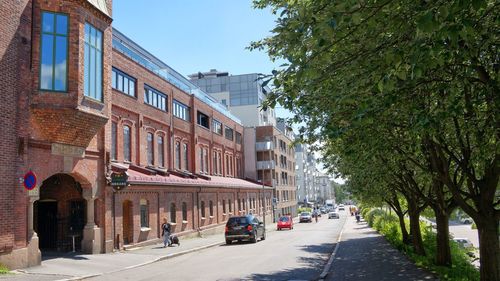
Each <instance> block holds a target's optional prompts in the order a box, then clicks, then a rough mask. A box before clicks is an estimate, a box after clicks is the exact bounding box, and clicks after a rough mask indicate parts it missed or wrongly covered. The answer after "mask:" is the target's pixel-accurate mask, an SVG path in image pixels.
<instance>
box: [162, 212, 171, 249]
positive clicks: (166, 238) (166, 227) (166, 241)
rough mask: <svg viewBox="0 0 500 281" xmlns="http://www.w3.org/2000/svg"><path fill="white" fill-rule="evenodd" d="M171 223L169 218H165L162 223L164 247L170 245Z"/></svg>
mask: <svg viewBox="0 0 500 281" xmlns="http://www.w3.org/2000/svg"><path fill="white" fill-rule="evenodd" d="M170 229H171V225H170V223H168V221H167V218H163V224H162V225H161V236H162V237H163V248H165V247H167V246H170V233H171V230H170Z"/></svg>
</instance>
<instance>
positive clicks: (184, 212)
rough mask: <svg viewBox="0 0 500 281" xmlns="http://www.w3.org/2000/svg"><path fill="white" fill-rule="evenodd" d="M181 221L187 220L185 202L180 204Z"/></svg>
mask: <svg viewBox="0 0 500 281" xmlns="http://www.w3.org/2000/svg"><path fill="white" fill-rule="evenodd" d="M182 220H183V221H187V220H188V207H187V204H186V202H182Z"/></svg>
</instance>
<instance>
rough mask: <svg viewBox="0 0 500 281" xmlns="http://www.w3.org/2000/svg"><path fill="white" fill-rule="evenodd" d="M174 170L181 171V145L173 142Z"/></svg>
mask: <svg viewBox="0 0 500 281" xmlns="http://www.w3.org/2000/svg"><path fill="white" fill-rule="evenodd" d="M175 168H177V169H179V170H180V169H181V143H180V142H178V141H177V142H175Z"/></svg>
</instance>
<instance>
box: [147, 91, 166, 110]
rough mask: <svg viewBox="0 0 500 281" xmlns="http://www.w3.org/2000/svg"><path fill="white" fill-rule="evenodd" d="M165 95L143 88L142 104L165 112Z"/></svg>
mask: <svg viewBox="0 0 500 281" xmlns="http://www.w3.org/2000/svg"><path fill="white" fill-rule="evenodd" d="M166 100H167V95H165V94H164V93H162V92H160V91H157V90H155V89H153V88H151V87H149V86H144V103H146V104H149V105H151V106H154V107H156V108H158V109H160V110H163V111H167V102H166Z"/></svg>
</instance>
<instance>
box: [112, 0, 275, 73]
mask: <svg viewBox="0 0 500 281" xmlns="http://www.w3.org/2000/svg"><path fill="white" fill-rule="evenodd" d="M274 20H275V16H274V15H272V13H271V12H270V11H269V10H256V9H253V8H252V2H251V1H250V0H141V1H133V0H126V1H124V0H114V1H113V26H114V27H115V28H117V29H118V30H120V31H121V32H123V33H124V34H125V35H127V36H128V37H129V38H130V39H132V40H134V41H135V42H136V43H138V44H139V45H141V46H142V47H144V48H145V49H146V50H148V51H149V52H151V53H152V54H154V55H155V56H156V57H158V58H160V59H161V60H163V61H164V62H165V63H167V64H168V65H170V66H171V67H173V68H174V69H175V70H177V71H178V72H179V73H181V74H183V75H184V76H187V75H188V74H191V73H197V72H198V71H208V70H209V69H211V68H216V69H218V70H221V71H228V72H229V73H230V74H244V73H255V72H257V73H270V72H271V70H272V69H273V68H274V67H275V66H274V65H273V63H271V61H270V60H269V58H268V56H267V54H266V53H265V52H259V51H252V52H251V51H249V50H247V49H245V48H246V47H248V46H249V45H250V42H251V41H256V40H259V39H261V38H264V37H265V36H267V35H269V34H270V32H269V31H270V30H271V29H272V28H273V26H274Z"/></svg>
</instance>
